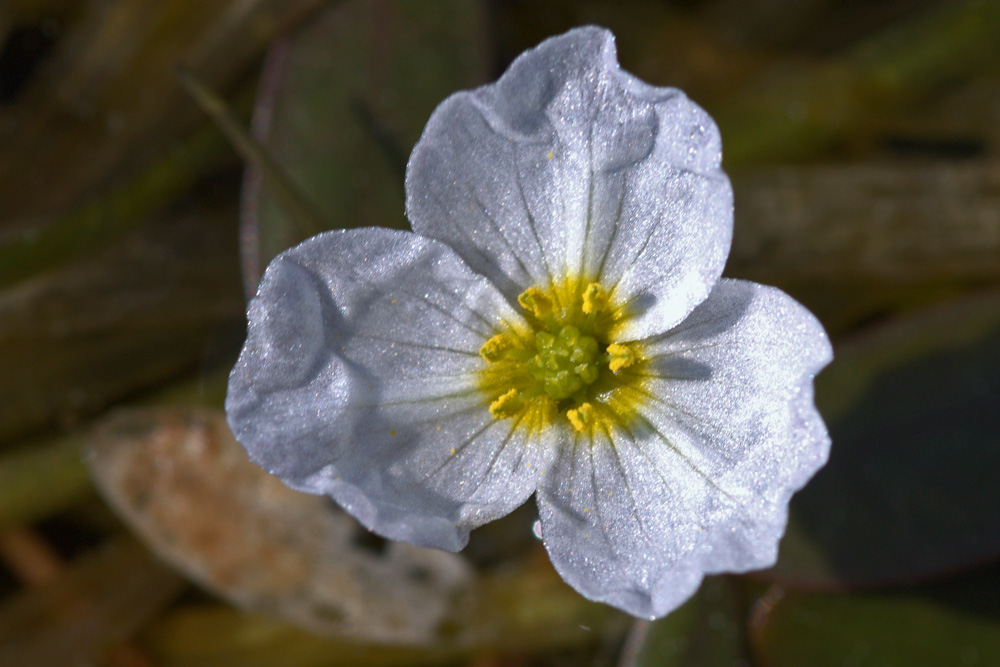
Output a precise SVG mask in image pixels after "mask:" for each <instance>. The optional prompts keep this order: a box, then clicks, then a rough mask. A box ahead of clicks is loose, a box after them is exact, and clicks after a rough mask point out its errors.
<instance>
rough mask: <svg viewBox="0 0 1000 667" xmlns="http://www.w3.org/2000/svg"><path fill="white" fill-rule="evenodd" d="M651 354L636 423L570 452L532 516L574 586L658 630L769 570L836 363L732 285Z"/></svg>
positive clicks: (819, 445) (825, 345)
mask: <svg viewBox="0 0 1000 667" xmlns="http://www.w3.org/2000/svg"><path fill="white" fill-rule="evenodd" d="M645 343H646V348H645V349H646V351H647V352H648V356H649V358H650V360H651V362H650V369H651V370H650V373H651V375H652V376H653V377H651V378H649V380H648V382H646V383H644V385H643V386H642V387H641V389H639V390H637V391H640V392H642V393H643V394H644V395H646V396H647V400H646V401H645V402H644V403H640V405H642V406H643V407H642V409H641V411H640V416H639V418H638V419H637V420H636V421H635V423H633V424H632V425H630V426H628V427H627V428H623V429H620V430H616V431H614V432H613V433H611V434H610V436H608V435H606V434H599V435H598V436H597V437H595V438H594V440H593V441H587V442H581V443H578V445H577V447H573V448H568V447H567V448H563V449H562V452H563V456H562V457H561V458H560V459H559V461H558V462H557V463H556V465H555V467H554V469H553V470H552V472H551V473H550V474H549V475H548V476H547V477H546V481H545V485H544V486H543V487H541V488H540V489H539V492H538V503H539V508H540V513H541V518H542V536H543V539H544V541H545V545H546V547H547V548H548V550H549V553H550V555H551V557H552V560H553V563H554V564H555V565H556V568H557V569H558V570H559V572H560V574H561V575H562V576H563V578H564V579H566V581H567V582H569V583H570V584H571V585H572V586H574V587H575V588H577V589H578V590H580V591H581V592H582V593H583V594H584V595H586V596H587V597H590V598H592V599H595V600H600V601H603V602H607V603H609V604H613V605H615V606H618V607H620V608H622V609H625V610H626V611H628V612H630V613H632V614H635V615H638V616H649V617H655V616H660V615H663V614H665V613H667V612H669V611H671V610H672V609H674V608H676V607H677V606H678V605H680V604H681V603H682V602H683V601H684V600H685V599H686V598H687V597H688V596H690V595H691V593H693V592H694V590H695V589H696V588H697V586H698V584H699V583H700V581H701V578H702V576H703V575H704V574H707V573H713V572H723V571H726V572H743V571H746V570H752V569H757V568H761V567H766V566H768V565H770V564H771V563H773V562H774V559H775V557H776V555H777V545H778V540H779V539H780V537H781V535H782V533H783V532H784V526H785V521H786V511H787V509H786V508H787V503H788V500H789V498H790V496H791V495H792V493H793V492H795V491H796V490H798V489H799V488H800V487H801V486H802V485H803V484H804V483H805V482H806V480H808V478H809V477H810V476H811V475H812V474H813V473H814V472H815V471H816V470H817V469H818V468H819V467H820V466H822V465H823V464H824V463H825V462H826V458H827V454H828V452H829V446H830V440H829V436H828V435H827V433H826V429H825V427H824V426H823V423H822V420H821V419H820V418H819V415H818V413H817V412H816V409H815V407H814V406H813V403H812V379H813V375H814V374H815V373H817V372H818V371H819V370H820V369H821V368H822V367H823V366H825V365H826V363H828V362H829V360H830V358H831V350H830V345H829V342H828V340H827V338H826V335H825V333H824V332H823V329H822V327H821V326H820V325H819V323H818V322H817V321H816V320H815V318H814V317H813V316H812V315H811V314H810V313H809V312H808V311H807V310H805V309H804V308H802V307H801V306H800V305H799V304H797V303H796V302H795V301H793V300H792V299H791V298H790V297H788V296H787V295H785V294H783V293H782V292H780V291H779V290H776V289H773V288H770V287H765V286H762V285H757V284H754V283H747V282H742V281H734V280H722V281H720V282H719V283H718V284H717V285H716V288H715V290H714V291H713V292H712V294H711V295H710V296H709V298H708V300H707V301H705V303H703V304H702V305H700V306H699V307H698V308H697V309H695V311H694V312H693V313H692V314H691V315H690V316H689V317H688V318H687V319H686V320H685V321H684V322H682V323H681V324H680V325H679V326H678V327H676V328H675V329H673V330H672V331H669V332H667V333H665V334H663V335H661V336H659V337H656V338H654V339H651V340H648V341H646V342H645Z"/></svg>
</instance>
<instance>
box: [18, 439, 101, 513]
mask: <svg viewBox="0 0 1000 667" xmlns="http://www.w3.org/2000/svg"><path fill="white" fill-rule="evenodd" d="M81 443H82V439H81V438H80V437H79V436H76V435H73V436H64V437H60V438H56V439H53V440H51V441H49V442H45V443H39V444H37V445H34V446H31V447H27V448H23V449H19V450H16V451H11V452H5V453H4V454H3V455H2V456H0V529H2V528H4V527H6V526H11V525H17V524H25V523H30V522H32V521H35V520H37V519H40V518H44V517H46V516H48V515H50V514H52V513H54V512H58V511H59V510H61V509H64V508H66V507H69V506H70V505H72V504H73V503H75V502H77V501H78V500H79V499H80V498H81V497H82V496H84V495H85V494H87V493H88V492H90V490H91V488H92V487H91V484H90V478H89V475H88V474H87V469H86V467H85V466H84V465H83V461H82V460H81V456H82V449H81Z"/></svg>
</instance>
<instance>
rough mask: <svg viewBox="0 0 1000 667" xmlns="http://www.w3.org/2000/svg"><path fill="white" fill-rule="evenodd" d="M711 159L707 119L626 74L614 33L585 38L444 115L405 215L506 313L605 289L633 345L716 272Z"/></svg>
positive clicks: (724, 195) (724, 233) (673, 318)
mask: <svg viewBox="0 0 1000 667" xmlns="http://www.w3.org/2000/svg"><path fill="white" fill-rule="evenodd" d="M720 160H721V143H720V140H719V134H718V130H717V129H716V127H715V124H714V123H713V122H712V119H711V118H710V117H709V116H708V114H706V113H705V112H704V111H703V110H702V109H701V108H699V107H698V106H697V105H695V104H694V103H692V102H691V101H689V100H688V99H687V98H686V97H685V96H684V94H683V93H682V92H681V91H679V90H676V89H673V88H656V87H653V86H649V85H647V84H644V83H642V82H641V81H639V80H638V79H636V78H635V77H633V76H632V75H630V74H628V73H626V72H623V71H622V70H621V69H620V68H619V66H618V63H617V60H616V54H615V47H614V37H613V36H612V35H611V33H610V32H608V31H606V30H603V29H599V28H580V29H577V30H573V31H571V32H569V33H566V34H565V35H561V36H559V37H554V38H552V39H549V40H546V41H545V42H543V43H542V44H541V45H540V46H538V47H537V48H535V49H533V50H530V51H527V52H525V53H524V54H522V55H521V56H520V57H519V58H518V59H517V60H515V61H514V63H513V64H512V65H511V66H510V68H509V69H508V70H507V72H506V73H505V74H504V75H503V76H502V77H501V78H500V80H499V81H497V83H495V84H493V85H489V86H484V87H482V88H479V89H478V90H475V91H471V92H463V93H458V94H456V95H453V96H452V97H450V98H448V99H447V100H445V101H444V102H443V103H442V104H441V105H440V106H439V107H438V108H437V110H436V111H435V112H434V114H433V115H432V116H431V119H430V121H428V123H427V127H426V128H425V130H424V134H423V136H422V137H421V139H420V141H419V142H418V144H417V146H416V147H415V148H414V150H413V155H412V156H411V158H410V163H409V165H408V168H407V181H406V191H407V214H408V216H409V218H410V221H411V223H412V224H413V229H414V231H416V232H418V233H420V234H423V235H426V236H430V237H432V238H437V239H440V240H442V241H444V242H446V243H448V244H449V245H451V246H452V247H453V248H454V249H455V250H456V252H458V253H459V255H461V256H462V258H463V259H465V261H466V262H467V263H468V264H469V265H470V266H471V267H472V268H473V269H475V270H476V271H478V272H479V273H481V274H483V275H485V276H486V277H488V278H489V279H490V280H491V281H493V283H494V284H495V285H497V287H498V288H499V289H500V291H501V292H503V293H504V295H505V296H507V298H508V299H509V300H511V302H512V303H513V302H514V299H516V297H517V294H518V293H520V292H521V291H523V290H524V289H526V288H527V287H529V286H531V285H547V284H549V283H550V282H551V281H552V280H553V279H555V280H559V279H562V278H564V277H566V276H567V275H585V276H588V277H589V278H592V279H597V278H601V279H602V282H604V283H605V284H608V285H614V286H616V298H617V299H618V300H620V301H626V302H629V303H630V305H631V306H632V310H633V317H632V318H631V320H630V322H629V323H628V328H627V330H626V334H625V335H626V336H627V337H628V338H632V339H635V338H641V337H644V336H647V335H650V334H651V333H655V332H658V331H662V330H663V328H664V327H668V326H672V325H673V324H676V323H677V322H679V321H680V320H681V319H683V318H684V316H685V315H687V314H688V313H689V312H690V311H691V310H692V309H693V308H694V306H695V305H697V304H698V303H699V302H701V301H702V300H703V299H704V298H705V297H706V296H707V295H708V292H709V291H710V290H711V287H712V285H713V284H714V283H715V281H716V280H717V279H718V277H719V275H720V274H721V272H722V267H723V265H724V263H725V259H726V256H727V254H728V252H729V244H730V240H731V233H732V193H731V189H730V186H729V181H728V179H727V178H726V176H725V174H724V173H723V172H722V171H721V170H720V168H719V163H720ZM654 291H655V292H656V293H657V294H658V295H659V296H658V298H657V299H653V298H651V296H650V295H651V294H652V293H653V292H654Z"/></svg>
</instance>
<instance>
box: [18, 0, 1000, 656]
mask: <svg viewBox="0 0 1000 667" xmlns="http://www.w3.org/2000/svg"><path fill="white" fill-rule="evenodd" d="M585 24H598V25H603V26H606V27H608V28H610V29H611V30H612V31H613V32H614V33H615V34H616V36H617V47H618V51H619V59H620V61H621V63H622V66H623V67H624V68H625V69H627V70H629V71H631V72H633V73H635V74H636V75H637V76H639V77H640V78H642V79H644V80H646V81H648V82H650V83H652V84H655V85H660V86H668V85H669V86H677V87H680V88H683V89H684V90H685V91H686V92H687V94H688V95H689V96H690V97H691V98H692V99H693V100H695V101H696V102H697V103H698V104H700V105H701V106H703V107H704V108H705V109H706V110H707V111H708V112H709V113H710V114H711V115H712V116H713V117H714V118H715V119H716V121H717V122H718V124H719V127H720V130H721V133H722V138H723V147H724V167H725V169H726V170H727V172H728V173H729V174H730V176H731V178H732V181H733V185H734V190H735V201H736V216H735V217H736V226H735V232H734V241H733V250H732V254H731V256H730V259H729V264H728V265H727V269H726V275H727V276H729V277H733V278H746V279H751V280H756V281H759V282H764V283H768V284H771V285H775V286H777V287H780V288H781V289H783V290H785V291H786V292H788V293H789V294H791V295H792V296H794V297H795V298H797V299H798V300H800V301H801V302H802V303H803V304H805V305H806V306H807V307H809V308H810V309H811V310H812V311H813V312H814V313H816V314H817V316H818V317H819V318H820V319H821V320H822V321H823V323H824V325H825V326H826V328H827V330H828V331H829V332H830V335H831V338H832V339H833V342H834V346H835V350H836V359H835V361H834V362H833V364H832V365H831V366H830V367H829V368H828V369H827V370H825V371H824V372H823V373H822V374H821V375H820V377H819V378H818V379H817V402H818V404H819V407H820V410H821V411H822V412H823V414H824V417H825V418H826V420H827V422H828V424H829V426H830V429H831V433H832V436H833V449H832V454H831V459H830V463H829V465H828V466H827V467H826V468H825V469H823V470H822V471H821V472H820V473H819V474H818V475H817V477H816V478H815V480H814V481H813V483H811V484H810V485H809V486H807V487H806V488H805V489H804V490H803V491H802V492H801V493H800V494H799V495H798V496H797V497H796V498H795V499H794V500H793V502H792V508H791V521H790V525H789V529H788V533H787V535H786V538H785V540H784V542H783V543H782V547H781V554H780V557H779V561H778V563H777V565H776V566H775V567H774V568H772V569H770V570H767V571H764V572H758V573H752V574H750V575H745V576H741V577H736V576H722V577H712V578H710V579H708V580H706V582H705V584H704V585H703V586H702V589H701V590H700V592H699V593H698V594H697V595H696V596H695V597H694V598H693V599H692V600H691V601H689V602H688V603H687V604H686V605H685V606H683V607H682V608H681V609H679V610H678V611H676V612H675V613H673V614H671V615H670V616H668V617H666V618H665V619H662V620H660V621H657V622H655V623H647V622H643V621H634V619H631V618H629V617H625V616H624V615H622V614H619V613H618V612H616V611H614V610H612V609H609V608H607V607H604V606H602V605H598V604H593V603H590V602H588V601H586V600H584V599H583V598H581V597H579V596H578V595H577V594H576V593H574V592H573V591H572V590H571V589H569V588H568V587H567V586H566V585H565V584H563V583H562V582H561V580H560V579H559V578H558V576H557V575H556V574H555V573H554V572H553V570H552V568H551V565H550V564H549V562H548V559H547V557H546V555H545V553H544V550H543V549H542V546H541V542H540V541H539V540H538V539H536V537H535V536H534V534H533V532H532V526H533V524H534V522H535V520H536V519H537V515H536V514H535V513H534V509H533V508H531V507H525V508H522V509H521V510H518V511H516V512H515V513H513V514H512V515H510V516H509V517H508V518H506V519H503V520H501V521H499V522H496V523H494V524H490V525H488V526H486V527H484V528H481V529H479V530H477V531H475V532H474V533H473V535H472V539H471V542H470V545H469V547H468V548H467V549H466V550H465V551H463V552H462V553H460V554H448V553H443V552H437V551H428V550H423V549H418V548H416V547H410V546H408V545H402V544H393V543H388V542H385V541H383V540H381V539H379V538H377V537H374V536H372V535H371V534H369V533H367V532H366V531H364V530H363V529H361V528H359V527H358V526H357V524H356V523H355V522H354V521H353V520H352V519H350V518H349V517H347V516H346V515H345V514H343V513H342V512H340V511H339V510H338V509H337V508H335V507H334V506H333V505H332V504H331V503H329V502H328V501H326V500H324V499H321V498H316V497H312V496H305V495H302V494H297V493H295V492H293V491H291V490H289V489H287V488H285V487H284V486H283V485H281V484H280V483H278V482H277V480H275V479H273V478H271V477H269V476H268V475H266V474H265V473H263V472H261V471H260V470H259V469H257V468H256V467H255V466H253V465H252V464H250V463H249V462H248V461H247V460H246V456H245V454H244V452H243V450H242V449H241V448H240V447H239V446H238V445H237V444H236V443H235V441H234V440H233V439H232V436H231V434H230V433H229V431H228V428H227V427H226V425H225V421H224V416H223V413H222V398H223V392H224V389H225V380H226V375H227V373H228V371H229V369H230V368H231V367H232V364H233V362H234V360H235V358H236V354H237V353H238V350H239V345H240V343H241V341H242V337H243V334H244V331H245V314H244V311H245V307H246V295H247V294H248V293H249V294H252V293H253V291H254V289H255V287H256V283H257V280H258V279H259V277H260V274H261V271H262V269H263V267H264V266H266V264H267V261H268V260H269V259H270V258H271V257H273V256H274V255H275V254H277V253H278V252H280V251H281V250H283V249H285V248H287V247H289V246H291V245H293V244H295V243H297V242H299V241H301V240H303V239H304V238H305V237H306V236H308V235H309V234H310V233H312V231H315V230H317V229H321V228H344V227H358V226H371V225H379V226H385V227H391V228H396V229H406V228H407V227H408V223H407V221H406V218H405V216H404V190H403V174H404V170H405V165H406V160H407V158H408V156H409V154H410V150H411V149H412V146H413V144H414V142H415V141H416V139H417V138H418V137H419V135H420V132H421V130H422V128H423V127H424V124H425V123H426V121H427V118H428V116H429V115H430V113H431V111H432V110H433V109H434V108H435V106H436V105H437V104H438V103H439V102H440V101H441V100H443V99H444V98H445V97H446V96H447V95H449V94H450V93H452V92H454V91H456V90H459V89H463V88H471V87H474V86H478V85H481V84H483V83H486V82H489V81H492V80H494V79H496V77H497V76H498V75H499V74H500V73H501V72H502V71H503V69H504V68H505V67H506V65H507V64H509V62H510V61H511V60H512V59H513V58H514V57H515V56H516V55H517V54H518V53H520V52H521V51H523V50H524V49H526V48H529V47H531V46H534V45H535V44H537V43H538V42H539V41H541V40H542V39H544V38H545V37H548V36H550V35H553V34H556V33H560V32H563V31H565V30H567V29H569V28H571V27H573V26H578V25H585ZM179 67H181V68H184V69H183V70H182V71H184V72H188V73H189V75H188V81H189V85H188V88H191V85H190V81H194V86H195V87H198V86H201V87H202V88H203V89H207V90H208V91H212V92H214V94H215V95H217V96H218V97H219V98H221V100H224V106H223V107H221V108H220V107H218V106H216V108H215V109H214V113H215V114H216V116H217V117H218V116H220V115H222V116H225V118H226V119H228V122H229V123H231V124H232V125H234V126H235V127H237V128H240V127H242V128H246V131H247V132H249V133H250V134H251V136H252V137H253V138H254V140H255V141H256V142H257V143H256V148H255V146H254V145H250V146H249V150H248V146H247V145H246V144H245V143H244V144H242V145H240V144H239V141H237V146H236V148H238V150H237V149H234V144H233V142H232V141H231V137H230V138H228V139H227V136H226V135H225V134H224V133H223V132H222V131H221V130H220V129H218V128H217V126H216V124H214V123H213V122H212V121H210V120H209V118H208V116H207V115H206V113H205V110H203V108H199V103H198V102H196V101H195V99H194V98H193V97H192V95H191V94H190V93H189V92H186V91H185V86H184V84H183V83H182V81H181V78H179V76H178V73H177V72H178V68H179ZM217 102H219V100H211V99H209V98H205V97H203V99H202V101H201V103H200V104H201V106H202V107H204V106H205V105H206V104H207V105H209V106H210V105H211V104H214V103H217ZM998 121H1000V3H996V2H993V1H992V0H964V1H963V0H956V1H945V0H908V1H904V0H889V1H886V2H879V3H870V2H862V1H860V0H704V1H698V0H672V1H668V0H635V1H633V2H626V3H622V2H612V1H611V0H552V1H549V2H542V3H539V2H530V1H528V0H428V1H427V2H420V3H415V2H405V1H402V0H397V1H391V0H366V1H362V0H284V1H280V2H279V1H278V0H204V1H203V2H197V3H195V2H185V1H182V0H80V1H79V2H72V3H66V2H57V1H54V0H10V1H8V2H4V3H2V4H0V665H25V666H28V667H31V666H33V665H63V664H80V663H83V664H96V665H109V666H119V665H121V666H148V665H153V666H164V667H173V666H177V667H188V666H195V665H222V666H226V665H240V666H245V665H251V666H253V665H262V666H263V665H275V664H280V665H289V666H291V667H305V666H310V667H313V666H321V665H331V666H336V665H361V666H364V665H439V664H447V665H451V664H454V665H465V666H469V667H493V666H499V665H514V666H518V667H522V666H523V667H534V666H536V665H538V666H541V665H556V666H557V667H558V666H559V665H567V666H573V665H594V666H597V667H602V666H621V667H634V666H651V665H657V666H659V665H704V666H708V667H714V666H719V667H722V666H726V667H729V666H735V665H743V666H747V667H750V666H753V667H757V666H775V667H782V666H786V665H787V666H789V667H793V666H799V665H819V666H824V665H831V666H832V665H845V664H850V665H873V666H885V665H907V666H913V665H918V666H919V665H998V664H1000V603H998V600H1000V512H998V509H1000V484H997V483H996V481H995V480H994V479H993V477H994V475H995V472H996V470H997V469H998V468H1000V428H998V418H997V414H1000V409H998V406H1000V356H998V353H997V349H998V342H1000V129H998V128H1000V122H998ZM261 149H262V150H261ZM247 154H249V155H250V157H251V164H250V165H247V164H246V163H244V162H243V160H242V159H241V158H240V157H239V156H240V155H247ZM290 202H291V204H290Z"/></svg>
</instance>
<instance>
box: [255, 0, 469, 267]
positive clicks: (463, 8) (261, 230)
mask: <svg viewBox="0 0 1000 667" xmlns="http://www.w3.org/2000/svg"><path fill="white" fill-rule="evenodd" d="M483 23H484V13H483V6H482V4H481V3H479V2H468V1H466V0H446V1H438V2H432V3H416V2H412V3H408V2H389V1H387V0H379V1H377V2H372V1H370V0H367V1H364V2H362V1H360V0H352V1H350V2H345V3H339V4H337V5H335V6H334V7H332V8H331V9H330V10H329V11H327V12H326V13H324V14H323V15H321V16H320V17H318V19H317V20H315V21H314V22H312V23H310V24H309V25H307V26H306V27H305V28H304V29H302V30H301V31H300V32H298V33H297V34H295V35H294V36H293V37H292V39H291V40H290V41H287V42H279V43H278V44H277V45H276V46H275V47H274V48H273V49H272V51H271V54H270V57H269V61H268V64H267V66H266V67H265V71H264V76H263V78H262V81H261V93H260V97H259V99H258V103H257V111H256V122H255V130H256V132H255V134H256V136H257V139H258V140H259V141H261V142H262V143H263V144H264V145H265V146H266V148H267V149H268V150H269V151H270V153H271V154H272V155H273V156H274V158H275V159H276V161H277V163H278V164H280V165H281V166H282V167H283V168H284V169H285V170H287V173H288V176H289V179H290V180H291V182H292V183H294V184H295V186H297V188H298V189H299V191H300V194H301V195H302V197H303V198H304V199H305V200H306V202H307V203H308V204H309V205H310V206H311V208H313V209H314V210H315V211H316V212H317V214H318V215H319V217H320V218H321V219H323V220H324V221H325V222H326V223H327V225H328V226H329V227H330V228H349V227H363V226H383V227H394V228H398V229H405V228H407V227H408V226H409V224H408V222H407V221H406V217H405V215H404V211H403V208H404V206H403V202H404V196H403V176H404V172H405V169H406V161H407V159H408V158H409V154H410V149H411V148H412V146H413V144H414V143H415V142H416V140H417V139H418V138H419V136H420V132H421V130H422V129H423V126H424V124H425V123H426V122H427V118H428V117H429V116H430V113H431V111H433V110H434V107H435V106H436V105H437V104H438V103H440V102H441V101H442V100H443V99H444V98H445V97H447V96H448V95H450V94H451V93H454V92H455V91H456V90H459V89H461V88H469V87H471V86H474V85H477V84H480V83H483V82H484V81H485V79H486V66H485V63H486V53H487V50H486V44H487V40H486V39H485V36H484V29H483ZM270 188H271V184H269V183H267V182H266V179H264V178H262V177H261V175H260V174H259V173H257V172H255V171H254V170H250V172H249V174H248V178H247V183H246V196H245V198H244V210H243V234H242V235H243V239H244V242H243V248H244V257H243V263H244V279H245V282H246V284H247V286H248V287H252V286H255V285H256V284H257V280H258V279H259V277H260V273H261V271H262V270H263V267H264V266H265V265H266V264H267V262H268V261H270V259H271V258H272V257H274V256H275V255H276V254H278V253H279V252H281V251H282V250H284V249H286V248H288V247H290V246H292V245H294V244H295V243H298V242H299V241H301V240H303V239H302V238H301V234H300V233H299V232H297V230H296V227H297V226H296V225H295V224H293V221H291V220H290V219H289V217H288V212H287V211H285V210H283V209H282V208H281V205H280V204H279V203H278V201H277V198H276V197H274V196H272V192H271V191H270Z"/></svg>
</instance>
